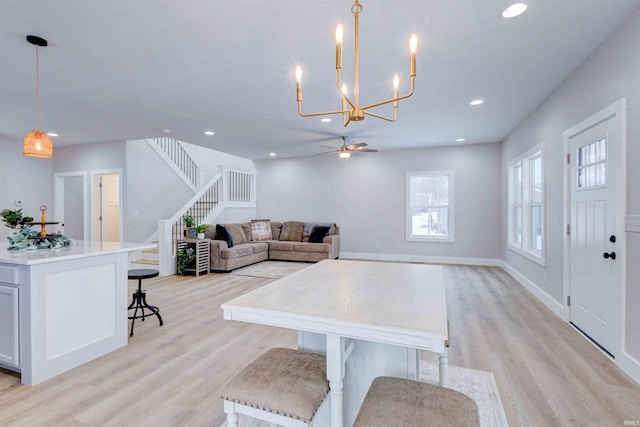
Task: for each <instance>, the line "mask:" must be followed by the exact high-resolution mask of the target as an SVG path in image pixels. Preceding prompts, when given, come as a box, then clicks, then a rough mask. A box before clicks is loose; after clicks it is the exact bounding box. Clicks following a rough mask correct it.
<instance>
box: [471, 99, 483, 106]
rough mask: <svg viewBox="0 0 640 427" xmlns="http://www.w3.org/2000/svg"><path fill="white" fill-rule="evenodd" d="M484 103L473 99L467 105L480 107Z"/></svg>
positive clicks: (481, 100)
mask: <svg viewBox="0 0 640 427" xmlns="http://www.w3.org/2000/svg"><path fill="white" fill-rule="evenodd" d="M483 103H484V99H474V100H473V101H471V102H470V103H469V105H480V104H483Z"/></svg>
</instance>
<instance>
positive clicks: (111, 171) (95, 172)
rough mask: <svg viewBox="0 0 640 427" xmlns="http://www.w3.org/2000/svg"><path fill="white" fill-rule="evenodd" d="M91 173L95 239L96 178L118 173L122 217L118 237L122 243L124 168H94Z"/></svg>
mask: <svg viewBox="0 0 640 427" xmlns="http://www.w3.org/2000/svg"><path fill="white" fill-rule="evenodd" d="M89 174H90V175H91V215H90V218H91V221H90V222H89V223H90V224H91V238H92V239H93V240H97V239H96V233H97V230H96V222H95V218H96V191H95V188H96V180H97V177H98V176H99V175H112V174H117V175H118V199H119V202H118V217H119V218H120V229H119V230H118V239H119V241H120V243H123V242H124V217H123V207H122V204H123V200H124V194H123V188H124V185H123V182H122V181H123V179H122V177H123V173H122V169H121V168H118V169H94V170H91V171H89Z"/></svg>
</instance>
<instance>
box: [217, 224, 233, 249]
mask: <svg viewBox="0 0 640 427" xmlns="http://www.w3.org/2000/svg"><path fill="white" fill-rule="evenodd" d="M216 240H224V241H225V242H227V247H229V248H232V247H233V238H232V237H231V234H229V231H228V230H227V229H226V228H225V227H223V226H222V225H220V224H217V225H216Z"/></svg>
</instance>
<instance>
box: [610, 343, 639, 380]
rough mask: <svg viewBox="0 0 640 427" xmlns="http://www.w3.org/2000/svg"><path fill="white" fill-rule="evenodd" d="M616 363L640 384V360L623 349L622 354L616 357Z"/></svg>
mask: <svg viewBox="0 0 640 427" xmlns="http://www.w3.org/2000/svg"><path fill="white" fill-rule="evenodd" d="M616 364H617V365H618V367H619V368H620V369H622V370H623V371H624V373H625V374H627V375H629V376H630V377H631V378H633V380H634V381H635V382H636V383H638V384H640V361H638V360H636V359H635V358H634V357H633V356H631V355H629V354H627V353H626V352H625V351H624V350H622V352H621V354H620V356H618V357H616Z"/></svg>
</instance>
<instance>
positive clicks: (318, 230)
mask: <svg viewBox="0 0 640 427" xmlns="http://www.w3.org/2000/svg"><path fill="white" fill-rule="evenodd" d="M330 228H331V227H323V226H321V225H316V226H315V227H313V231H312V232H311V235H310V236H309V243H322V239H324V238H325V237H327V234H329V229H330Z"/></svg>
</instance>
